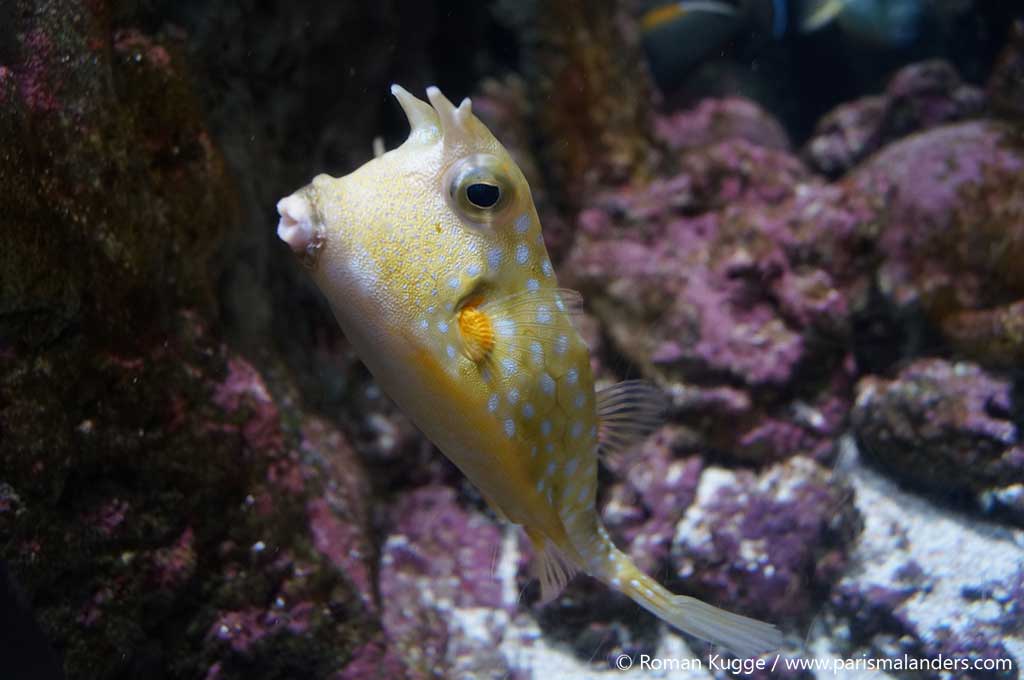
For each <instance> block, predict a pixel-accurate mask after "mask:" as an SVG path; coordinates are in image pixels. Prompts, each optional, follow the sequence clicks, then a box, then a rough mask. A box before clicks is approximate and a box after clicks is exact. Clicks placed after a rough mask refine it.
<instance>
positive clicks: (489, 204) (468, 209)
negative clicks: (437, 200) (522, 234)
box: [444, 154, 514, 226]
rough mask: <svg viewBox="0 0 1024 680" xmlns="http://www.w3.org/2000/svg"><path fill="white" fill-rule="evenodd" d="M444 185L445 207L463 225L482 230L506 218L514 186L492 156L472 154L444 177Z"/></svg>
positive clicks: (497, 160) (502, 167) (496, 159)
mask: <svg viewBox="0 0 1024 680" xmlns="http://www.w3.org/2000/svg"><path fill="white" fill-rule="evenodd" d="M444 182H445V186H446V188H447V191H446V199H447V200H448V205H449V206H451V207H452V208H453V209H454V210H455V211H456V212H457V213H458V214H459V216H460V217H462V218H463V220H465V221H466V222H469V223H470V224H473V225H476V226H483V225H490V224H494V223H496V222H498V221H499V220H500V219H502V218H505V217H507V214H506V213H507V212H508V210H507V209H508V207H509V206H510V205H512V202H513V194H514V191H513V186H514V185H513V183H512V179H511V178H510V177H509V175H508V174H507V170H506V169H505V167H504V165H503V164H502V162H501V161H500V160H499V159H498V158H497V157H496V156H492V155H490V154H475V155H473V156H468V157H466V158H463V159H462V160H460V161H458V162H456V163H455V164H454V165H452V167H451V168H449V170H448V172H447V173H445V180H444Z"/></svg>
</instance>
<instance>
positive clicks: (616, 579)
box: [612, 576, 622, 588]
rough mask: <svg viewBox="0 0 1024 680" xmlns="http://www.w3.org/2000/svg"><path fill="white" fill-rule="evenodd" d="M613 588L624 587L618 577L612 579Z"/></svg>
mask: <svg viewBox="0 0 1024 680" xmlns="http://www.w3.org/2000/svg"><path fill="white" fill-rule="evenodd" d="M612 586H614V587H615V588H621V587H622V581H621V580H619V577H618V576H616V577H615V578H613V579H612Z"/></svg>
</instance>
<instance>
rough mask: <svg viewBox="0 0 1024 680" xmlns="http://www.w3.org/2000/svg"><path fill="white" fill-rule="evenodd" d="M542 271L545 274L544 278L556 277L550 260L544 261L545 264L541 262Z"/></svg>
mask: <svg viewBox="0 0 1024 680" xmlns="http://www.w3.org/2000/svg"><path fill="white" fill-rule="evenodd" d="M540 269H541V271H542V272H544V276H547V277H548V278H550V277H552V276H554V274H555V270H553V269H552V268H551V262H550V261H549V260H544V261H543V262H541V263H540Z"/></svg>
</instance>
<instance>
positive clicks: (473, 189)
mask: <svg viewBox="0 0 1024 680" xmlns="http://www.w3.org/2000/svg"><path fill="white" fill-rule="evenodd" d="M500 197H501V190H500V189H499V188H498V187H496V186H494V185H492V184H481V183H479V182H478V183H476V184H470V185H469V186H468V187H467V188H466V198H468V199H469V202H470V203H472V204H473V205H475V206H476V207H478V208H492V207H494V204H495V203H497V202H498V198H500Z"/></svg>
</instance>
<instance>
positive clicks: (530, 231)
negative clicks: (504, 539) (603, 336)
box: [277, 85, 781, 655]
mask: <svg viewBox="0 0 1024 680" xmlns="http://www.w3.org/2000/svg"><path fill="white" fill-rule="evenodd" d="M391 91H392V93H393V94H394V95H395V97H396V98H397V99H398V102H399V103H400V104H401V106H402V108H403V110H404V111H405V113H406V116H407V117H408V119H409V123H410V126H411V128H412V131H411V133H410V135H409V138H408V139H407V140H406V142H405V143H404V144H402V145H401V146H400V147H398V148H397V149H394V150H392V151H389V152H387V153H383V154H381V155H379V156H378V157H377V158H375V159H373V160H371V161H369V162H368V163H366V164H365V165H364V166H362V167H361V168H359V169H358V170H356V171H355V172H353V173H351V174H349V175H347V176H345V177H341V178H333V177H330V176H327V175H319V176H317V177H315V178H314V179H313V181H312V183H310V184H309V185H307V186H306V187H303V188H302V189H300V190H298V191H297V192H295V193H294V194H292V195H290V196H288V197H286V198H284V199H282V200H281V201H279V202H278V205H277V208H278V212H279V213H280V215H281V220H280V223H279V225H278V235H279V236H280V237H281V238H282V239H283V240H284V241H286V242H287V243H288V244H289V245H290V246H291V247H292V249H293V250H294V251H295V253H296V254H297V255H299V256H300V257H301V258H302V259H303V261H304V262H305V263H306V264H307V266H308V267H309V269H310V270H311V273H312V275H313V277H314V279H315V281H316V283H317V284H318V286H319V287H320V289H321V290H322V291H323V292H324V294H325V296H326V297H327V299H328V301H329V302H330V304H331V307H332V309H333V311H334V314H335V316H336V317H337V320H338V322H339V324H340V325H341V327H342V329H343V330H344V332H345V334H346V336H347V337H348V338H349V340H350V342H351V343H352V345H353V346H354V348H355V350H356V352H357V353H358V354H359V356H360V357H361V358H362V360H363V361H364V362H365V363H366V365H367V366H368V367H369V369H370V371H371V372H372V373H373V375H374V377H375V378H376V380H377V381H378V383H379V384H380V385H381V387H382V388H383V389H384V391H385V392H386V393H387V394H388V395H389V396H390V397H391V398H392V399H393V400H394V401H395V402H396V403H397V404H398V406H399V407H400V408H401V409H402V410H403V411H404V412H405V413H406V414H408V415H409V416H410V418H411V419H412V420H413V422H415V423H416V425H417V426H418V427H419V428H420V429H421V430H422V431H423V432H424V434H426V436H427V437H428V438H429V439H430V440H431V441H433V442H434V443H435V444H436V445H437V446H438V448H440V449H441V451H442V452H444V454H445V455H447V456H448V457H449V458H450V459H451V460H452V461H453V462H454V463H455V465H457V466H458V467H459V468H460V469H461V470H462V472H463V473H464V474H465V475H466V476H467V477H468V478H469V479H470V480H471V481H472V482H473V483H474V484H475V485H476V486H477V487H478V488H479V489H480V491H481V493H482V494H483V495H484V497H485V498H486V499H487V500H488V502H489V504H490V505H491V506H492V507H493V508H494V510H495V511H496V512H497V513H498V514H499V515H501V516H503V517H505V518H506V519H507V520H509V521H511V522H513V523H515V524H519V525H521V526H522V527H524V529H525V530H526V532H527V534H528V536H529V538H530V540H531V542H532V544H533V546H534V549H535V553H536V555H537V558H536V560H537V561H536V564H535V568H536V572H537V574H538V576H539V577H540V579H541V585H542V598H543V599H544V600H548V599H550V598H552V597H554V596H555V595H557V594H558V592H559V591H560V590H561V588H562V587H563V586H564V585H565V583H566V582H567V581H568V580H569V578H570V577H571V576H572V575H573V574H574V573H575V572H576V571H577V570H583V571H586V572H587V573H589V574H591V575H593V576H595V577H597V578H599V579H601V580H602V581H604V582H605V583H607V584H609V585H610V586H612V587H614V588H616V589H618V590H620V591H622V592H624V593H626V594H627V595H628V596H630V597H631V598H633V599H634V600H635V601H637V602H638V603H639V604H641V605H642V606H643V607H645V608H646V609H648V610H650V611H651V612H653V613H655V614H656V615H658V616H659V617H661V618H662V619H664V620H665V621H667V622H669V623H671V624H672V625H674V626H676V627H678V628H680V629H682V630H683V631H686V632H688V633H691V634H693V635H696V636H698V637H700V638H703V639H705V640H709V641H711V642H714V643H717V644H721V645H723V646H725V647H727V648H729V649H731V650H732V651H734V652H736V653H738V654H741V655H753V654H757V653H760V652H764V651H768V650H770V649H774V648H776V647H778V646H779V644H780V643H781V636H780V635H779V633H778V631H777V630H776V629H775V628H774V627H773V626H771V625H769V624H766V623H762V622H760V621H755V620H753V619H749V618H746V617H742V616H738V615H735V614H730V613H728V612H725V611H723V610H721V609H717V608H715V607H712V606H711V605H708V604H705V603H703V602H701V601H699V600H696V599H694V598H690V597H685V596H678V595H674V594H672V593H671V592H669V591H668V590H666V589H665V588H663V587H662V586H661V585H660V584H658V583H657V582H656V581H654V580H653V579H651V578H650V577H648V576H647V575H646V574H644V573H642V572H640V571H639V570H638V569H637V568H636V567H635V566H634V565H633V563H632V562H631V560H630V559H629V557H628V556H627V555H625V554H624V553H622V552H621V551H619V550H618V549H616V547H615V546H614V544H613V543H612V541H611V540H610V539H609V537H608V534H607V532H606V531H605V529H604V527H603V526H602V525H601V522H600V519H599V517H598V515H597V512H596V509H595V492H596V488H597V452H598V447H599V444H600V445H603V446H612V445H615V444H616V443H623V442H625V441H628V440H629V439H630V438H631V437H632V436H634V435H636V434H637V433H640V432H644V431H646V430H648V429H650V425H651V414H652V412H653V411H654V410H655V407H654V404H653V403H652V400H653V399H655V397H653V395H652V392H651V390H650V389H645V388H644V387H643V386H642V385H640V384H637V383H621V384H620V385H617V386H613V387H612V388H609V389H608V390H604V391H602V392H599V393H595V390H594V382H593V377H592V375H591V371H590V361H589V351H588V349H587V347H586V345H585V344H584V342H583V340H582V339H581V338H580V336H579V334H578V333H577V332H576V330H575V328H574V327H573V324H572V321H571V313H572V311H573V310H574V309H576V308H578V307H579V302H580V301H579V297H578V295H577V294H576V293H573V292H572V291H568V290H565V289H560V288H558V287H557V281H556V278H555V274H554V271H553V270H552V267H551V261H550V259H549V258H548V255H547V250H546V249H545V247H544V241H543V239H542V237H541V228H540V222H539V220H538V218H537V212H536V209H535V208H534V205H533V199H532V198H531V196H530V189H529V186H528V185H527V183H526V180H525V178H524V177H523V174H522V172H520V170H519V168H518V166H517V165H516V164H515V162H514V161H513V160H512V159H511V157H510V156H509V154H508V152H507V151H506V150H505V149H504V148H503V147H502V146H501V144H500V143H499V142H498V141H497V140H496V139H495V138H494V136H493V135H492V134H491V133H490V131H489V130H488V129H487V128H486V127H485V126H484V125H483V123H481V122H480V121H479V120H478V119H477V118H476V116H474V115H473V113H472V109H471V104H470V101H469V100H468V99H465V100H463V101H462V103H461V104H460V105H459V106H458V107H456V106H454V105H453V104H452V103H451V102H450V101H448V99H446V98H445V97H444V95H442V94H441V92H440V91H439V90H438V89H437V88H433V87H432V88H429V89H428V90H427V96H428V99H429V101H430V103H429V104H428V103H426V102H424V101H421V100H419V99H417V98H416V97H414V96H412V95H411V94H409V93H408V92H406V91H405V90H403V89H402V88H400V87H398V86H397V85H396V86H392V88H391ZM599 440H600V441H599Z"/></svg>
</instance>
